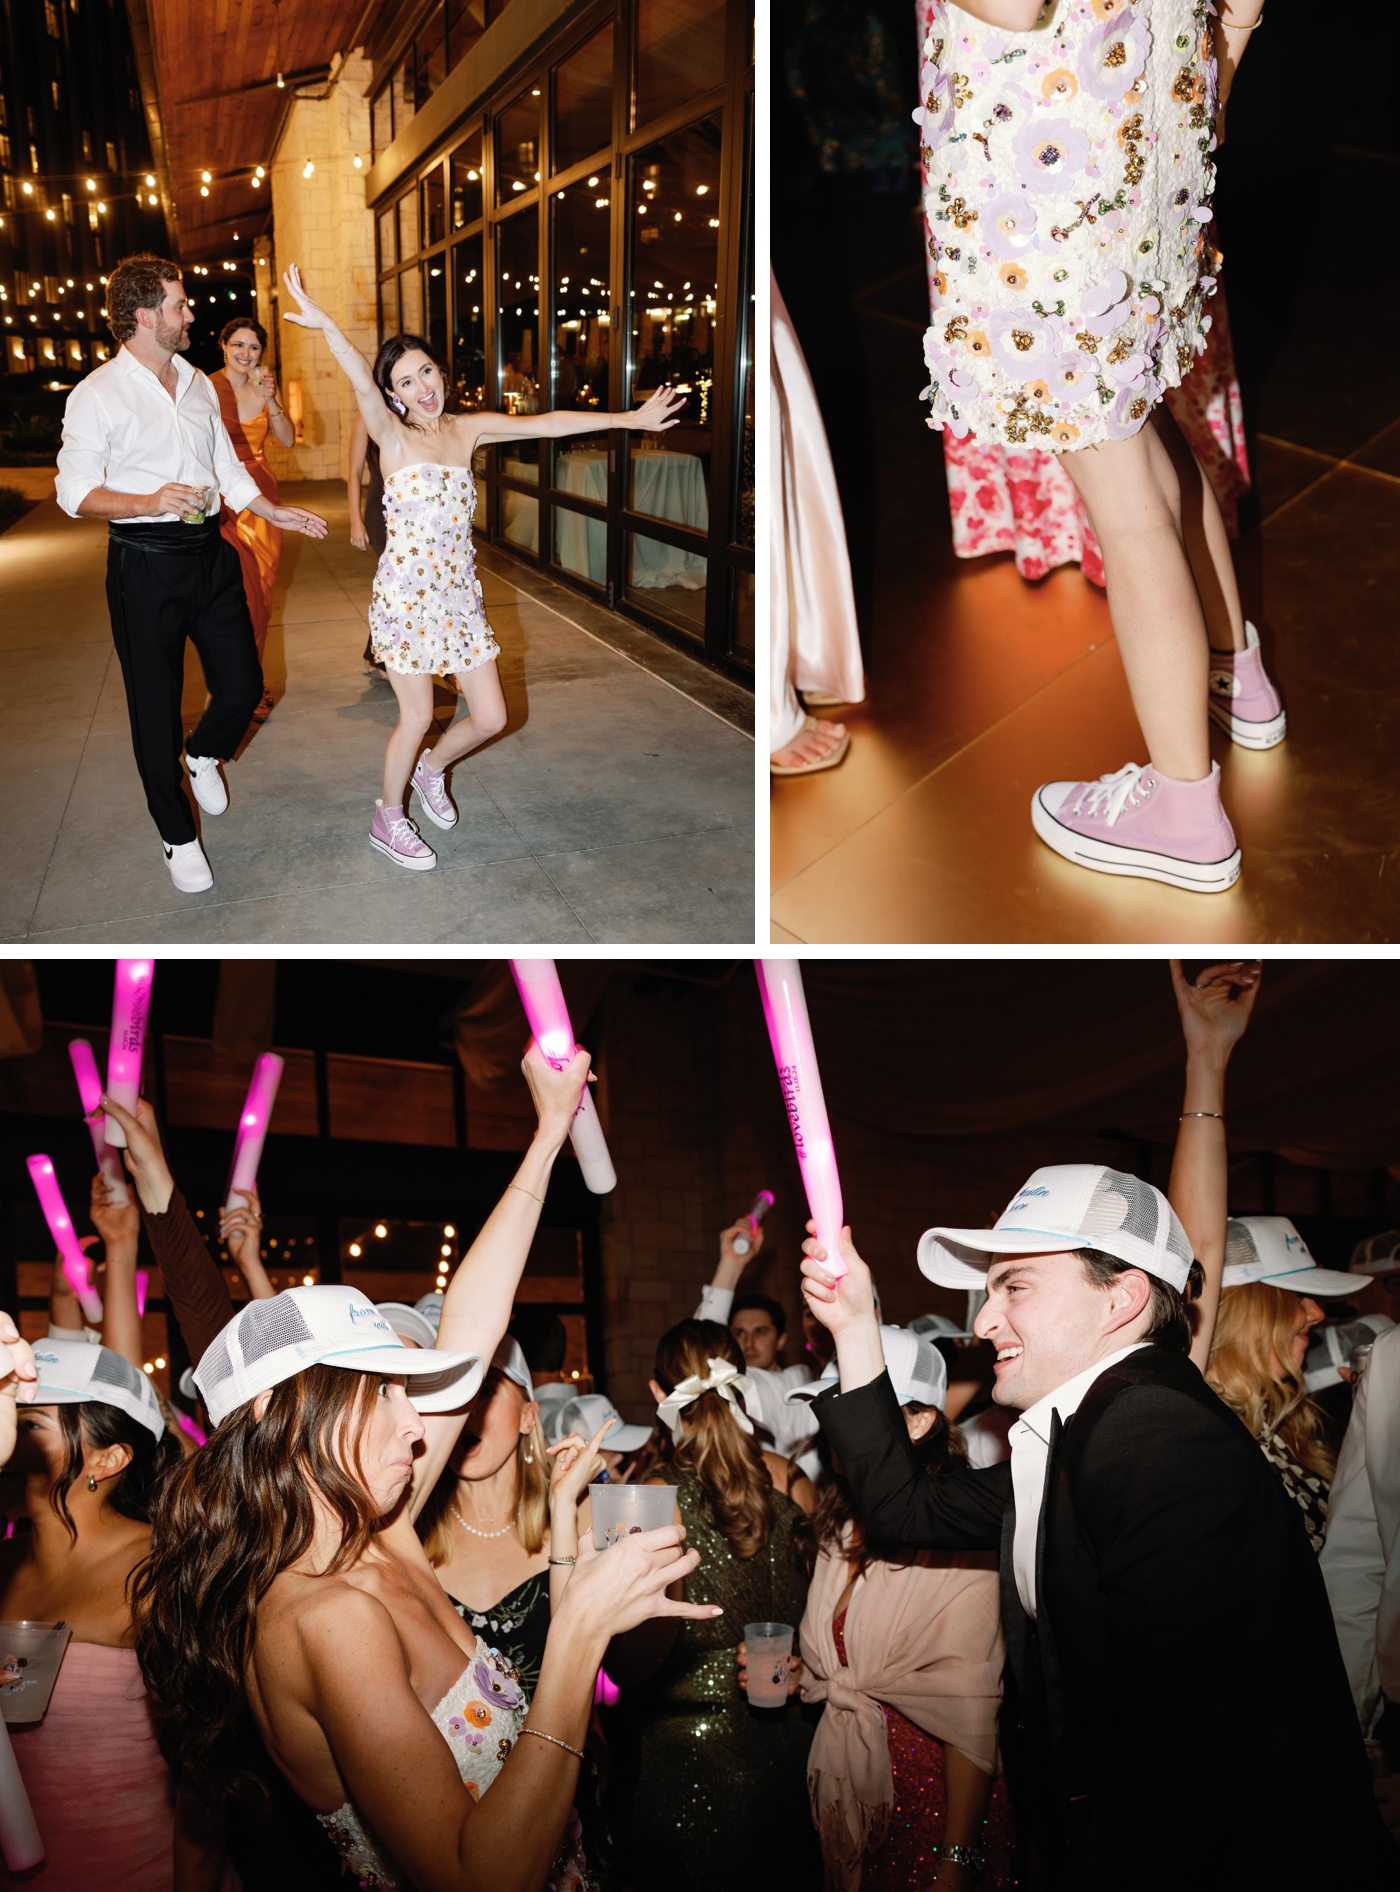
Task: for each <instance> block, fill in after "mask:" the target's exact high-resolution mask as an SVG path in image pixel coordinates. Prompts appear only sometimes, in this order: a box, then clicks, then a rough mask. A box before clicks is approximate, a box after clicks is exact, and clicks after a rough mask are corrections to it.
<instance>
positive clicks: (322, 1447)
mask: <svg viewBox="0 0 1400 1892" xmlns="http://www.w3.org/2000/svg"><path fill="white" fill-rule="evenodd" d="M524 1070H525V1075H526V1079H527V1081H528V1083H529V1085H530V1088H531V1091H532V1093H533V1095H534V1099H535V1104H536V1108H537V1110H538V1112H539V1127H538V1129H537V1131H536V1134H535V1137H534V1139H533V1141H532V1143H531V1145H530V1149H529V1151H528V1152H527V1154H526V1156H525V1159H524V1161H523V1162H522V1164H521V1166H520V1168H519V1170H518V1171H517V1172H516V1176H515V1179H514V1180H513V1181H512V1182H511V1183H510V1184H509V1185H508V1187H507V1189H506V1191H505V1194H504V1195H503V1196H502V1198H501V1200H500V1202H499V1203H498V1204H497V1205H496V1207H495V1209H494V1210H493V1211H492V1213H491V1215H490V1217H489V1218H488V1220H487V1221H486V1223H485V1225H484V1227H483V1228H482V1230H481V1233H480V1234H479V1235H478V1236H477V1238H476V1240H475V1242H473V1244H472V1246H471V1249H470V1251H469V1252H468V1254H467V1256H466V1258H465V1260H464V1261H463V1263H462V1266H461V1267H460V1268H459V1269H458V1271H457V1274H456V1276H455V1277H454V1279H453V1282H452V1285H451V1287H450V1288H449V1289H448V1292H447V1295H446V1296H445V1298H444V1302H443V1309H442V1318H441V1322H440V1328H439V1336H438V1348H437V1350H436V1352H428V1351H418V1350H414V1349H409V1348H406V1347H404V1346H403V1344H402V1342H401V1341H400V1340H399V1339H398V1337H397V1336H396V1335H395V1334H394V1333H393V1332H392V1330H391V1329H390V1328H389V1326H388V1324H387V1322H386V1321H385V1320H384V1318H383V1316H382V1315H381V1314H380V1313H379V1312H378V1310H377V1309H376V1308H374V1307H373V1305H372V1304H371V1303H370V1302H369V1301H368V1300H366V1298H365V1297H364V1296H363V1295H361V1294H359V1293H358V1292H357V1291H356V1290H354V1289H352V1288H341V1287H330V1286H327V1287H319V1288H291V1289H288V1290H286V1291H284V1292H283V1293H281V1294H278V1295H276V1296H275V1297H274V1298H273V1299H272V1300H270V1301H253V1302H251V1303H250V1304H249V1305H248V1306H247V1307H245V1308H244V1309H243V1310H242V1312H241V1313H239V1314H238V1315H236V1316H235V1317H234V1319H233V1320H232V1321H230V1322H229V1324H228V1325H227V1327H225V1329H224V1330H223V1332H222V1333H221V1334H220V1335H218V1336H217V1337H216V1338H215V1339H214V1340H213V1342H212V1344H211V1345H209V1346H208V1347H207V1348H206V1349H205V1350H204V1353H203V1357H202V1358H201V1360H200V1362H199V1366H198V1369H197V1372H196V1378H197V1381H198V1384H199V1387H200V1391H201V1394H202V1395H203V1398H204V1401H205V1405H206V1407H207V1409H208V1412H209V1417H210V1420H211V1422H212V1424H213V1426H214V1432H213V1435H212V1437H211V1439H210V1441H209V1443H208V1445H206V1446H205V1447H204V1449H203V1450H202V1451H201V1452H199V1453H198V1454H197V1455H196V1457H194V1458H193V1459H191V1460H189V1461H188V1462H187V1463H186V1464H185V1465H184V1466H183V1467H182V1468H181V1469H180V1471H179V1472H178V1473H177V1474H176V1475H175V1476H174V1477H173V1478H172V1479H171V1480H170V1481H169V1482H168V1483H167V1484H166V1486H165V1487H164V1489H163V1491H162V1494H161V1501H160V1506H159V1511H158V1514H157V1517H156V1520H155V1525H154V1530H153V1534H152V1546H151V1556H150V1559H149V1561H148V1562H147V1564H146V1565H145V1566H144V1568H143V1570H142V1572H141V1575H140V1579H139V1582H138V1585H137V1590H136V1612H137V1619H138V1624H139V1629H138V1647H139V1651H140V1655H141V1661H142V1667H143V1672H144V1674H145V1677H146V1683H147V1687H148V1689H149V1690H150V1692H151V1694H152V1696H153V1698H154V1700H155V1701H156V1703H157V1705H158V1708H159V1711H160V1714H161V1717H162V1720H161V1741H162V1749H163V1752H164V1753H165V1755H166V1758H167V1761H168V1762H169V1765H170V1767H171V1771H172V1773H173V1774H174V1775H175V1776H176V1779H177V1781H178V1782H179V1784H180V1785H181V1786H183V1787H185V1788H187V1789H190V1790H192V1791H196V1792H199V1793H201V1794H203V1795H205V1796H207V1797H209V1798H213V1797H216V1796H221V1795H223V1794H225V1793H227V1792H229V1791H230V1790H237V1788H238V1787H239V1786H240V1785H242V1784H243V1782H242V1773H243V1770H242V1768H241V1765H240V1754H239V1749H238V1745H237V1729H238V1725H239V1723H240V1720H241V1719H242V1717H243V1716H244V1714H245V1713H247V1712H251V1715H252V1718H253V1720H254V1721H255V1723H256V1725H257V1729H258V1733H259V1735H260V1736H261V1738H262V1740H263V1742H264V1744H265V1746H266V1748H267V1751H268V1753H269V1754H270V1755H271V1757H272V1759H273V1761H274V1762H275V1763H276V1765H277V1767H278V1769H279V1770H280V1771H281V1773H282V1775H283V1776H284V1777H285V1778H286V1779H287V1781H289V1782H290V1784H291V1786H292V1787H293V1789H294V1790H295V1792H296V1793H297V1794H298V1795H299V1796H300V1798H301V1799H302V1800H303V1801H304V1802H305V1803H306V1804H307V1805H308V1806H310V1807H311V1808H312V1810H313V1811H314V1812H315V1814H316V1817H317V1818H318V1820H319V1821H320V1822H321V1824H322V1825H323V1826H324V1827H325V1828H326V1830H327V1832H328V1833H329V1834H330V1836H331V1839H332V1841H333V1843H334V1844H335V1845H336V1847H337V1849H338V1850H339V1851H340V1852H341V1854H342V1856H343V1858H344V1859H345V1861H346V1863H347V1866H348V1867H349V1868H350V1869H351V1870H352V1871H354V1872H356V1873H357V1874H358V1876H359V1878H360V1879H361V1881H362V1882H367V1883H372V1884H376V1885H379V1886H385V1887H393V1886H412V1887H414V1888H416V1892H467V1889H468V1888H471V1889H472V1892H477V1889H478V1888H479V1889H480V1892H486V1888H490V1892H540V1889H541V1887H543V1886H544V1885H545V1883H546V1881H547V1880H548V1879H550V1878H551V1877H552V1878H553V1880H554V1882H555V1884H560V1883H562V1884H564V1885H566V1886H570V1887H574V1886H582V1885H583V1884H584V1883H585V1880H584V1878H583V1868H582V1865H581V1862H580V1861H579V1860H578V1859H577V1856H576V1854H575V1853H574V1852H573V1850H572V1849H571V1848H570V1847H567V1846H566V1847H565V1848H564V1849H562V1851H561V1844H560V1842H561V1838H562V1837H563V1835H564V1833H565V1829H566V1825H567V1824H568V1822H569V1815H570V1809H571V1804H572V1800H573V1794H574V1787H575V1782H576V1779H577V1771H578V1770H577V1761H578V1759H579V1757H580V1756H581V1752H582V1741H583V1735H584V1732H585V1730H586V1728H587V1725H588V1717H589V1712H590V1709H591V1706H592V1700H593V1688H594V1678H595V1676H596V1673H597V1669H598V1666H599V1663H600V1662H601V1660H602V1656H603V1653H604V1650H605V1649H606V1647H607V1644H608V1642H609V1640H610V1639H611V1637H612V1636H614V1635H616V1634H619V1633H622V1632H624V1631H626V1630H628V1629H630V1628H632V1627H634V1626H635V1625H637V1624H638V1623H640V1622H642V1621H644V1620H646V1619H647V1618H648V1617H651V1616H656V1615H663V1616H676V1617H711V1616H714V1615H716V1614H718V1613H719V1612H718V1611H717V1610H716V1609H714V1608H713V1607H712V1606H709V1605H700V1604H685V1603H681V1602H674V1601H671V1600H670V1599H668V1598H667V1597H666V1595H665V1591H666V1587H667V1585H668V1584H671V1583H674V1582H676V1581H677V1580H679V1579H682V1578H684V1577H685V1576H686V1575H687V1574H688V1573H689V1572H690V1571H691V1570H692V1569H693V1568H694V1567H695V1564H696V1562H697V1559H696V1557H695V1555H694V1553H693V1552H692V1553H683V1552H682V1550H681V1540H682V1537H683V1532H682V1531H681V1529H680V1528H679V1527H678V1526H677V1527H672V1528H670V1529H668V1530H663V1531H654V1532H648V1533H643V1534H641V1535H639V1536H637V1537H634V1538H631V1539H630V1540H629V1541H628V1543H627V1544H626V1545H620V1546H615V1547H614V1548H613V1550H611V1551H609V1552H608V1553H607V1554H606V1555H601V1556H600V1555H598V1554H597V1553H595V1552H593V1551H592V1549H591V1546H589V1545H588V1544H586V1543H584V1544H581V1545H580V1547H579V1551H578V1562H577V1564H576V1565H575V1566H574V1568H573V1570H572V1574H571V1577H570V1581H569V1584H568V1588H567V1590H566V1591H565V1593H564V1595H563V1597H562V1598H561V1600H560V1603H559V1606H558V1608H557V1609H556V1610H555V1612H554V1617H553V1621H552V1624H551V1627H550V1633H549V1640H548V1644H547V1647H546V1650H545V1659H544V1664H543V1668H542V1672H541V1675H540V1682H539V1687H538V1688H537V1690H536V1691H535V1694H534V1698H533V1701H531V1700H529V1699H527V1697H526V1693H525V1690H524V1688H523V1686H522V1684H521V1683H520V1681H519V1678H518V1677H517V1676H516V1674H515V1672H514V1670H513V1669H512V1668H511V1667H510V1665H509V1664H508V1663H506V1662H505V1661H504V1659H503V1658H502V1657H501V1656H499V1655H498V1654H497V1653H496V1652H495V1651H494V1650H493V1649H491V1648H490V1647H488V1645H487V1643H486V1642H485V1640H484V1639H483V1638H481V1637H478V1636H476V1635H474V1634H473V1633H472V1631H471V1630H470V1629H469V1628H468V1627H467V1626H466V1624H464V1623H463V1622H462V1620H461V1618H460V1617H459V1616H458V1615H457V1614H456V1612H455V1611H454V1610H453V1608H452V1606H451V1604H450V1603H449V1602H448V1600H447V1597H446V1594H445V1593H444V1591H443V1588H442V1586H441V1584H440V1583H439V1582H438V1579H437V1576H436V1573H435V1572H434V1570H433V1568H432V1565H431V1564H430V1563H429V1562H428V1559H427V1557H426V1555H425V1554H424V1551H423V1547H422V1545H421V1544H420V1543H419V1541H418V1537H417V1535H416V1533H415V1531H414V1528H413V1524H414V1518H415V1516H416V1514H417V1512H418V1510H419V1509H420V1507H421V1505H422V1503H423V1501H424V1499H425V1497H426V1495H427V1493H428V1492H429V1491H430V1490H431V1488H432V1486H433V1484H434V1483H435V1481H436V1479H437V1478H438V1476H439V1474H440V1473H441V1471H442V1468H443V1466H444V1464H445V1463H446V1461H447V1458H448V1456H449V1454H450V1453H451V1451H452V1449H453V1446H454V1445H455V1444H456V1441H457V1438H458V1435H459V1434H460V1432H461V1429H462V1423H463V1417H464V1407H465V1405H466V1403H467V1401H469V1400H470V1398H471V1396H472V1394H473V1393H474V1391H475V1390H476V1387H477V1385H478V1384H479V1383H480V1378H481V1368H482V1363H483V1361H484V1360H489V1359H490V1358H491V1356H492V1354H493V1353H494V1351H495V1348H496V1346H497V1344H498V1342H499V1341H500V1339H501V1337H502V1335H503V1334H504V1332H505V1329H506V1322H507V1320H508V1318H509V1315H510V1308H511V1301H512V1297H513V1295H514V1293H515V1288H516V1285H517V1283H518V1281H519V1278H520V1275H521V1272H522V1270H523V1268H524V1265H525V1258H526V1255H527V1253H528V1251H529V1247H530V1242H531V1240H532V1238H533V1235H534V1232H535V1227H536V1224H537V1222H538V1219H539V1210H540V1207H541V1204H542V1202H543V1199H544V1193H545V1189H546V1187H547V1184H548V1181H549V1176H550V1173H551V1170H552V1168H553V1165H554V1160H555V1158H556V1156H557V1155H558V1153H559V1150H560V1149H561V1148H562V1146H563V1143H564V1141H565V1139H566V1137H567V1135H568V1131H569V1124H570V1121H571V1119H572V1117H573V1114H574V1111H575V1110H576V1109H577V1106H578V1100H579V1095H580V1092H581V1089H582V1085H583V1083H584V1081H585V1079H586V1075H587V1070H588V1058H587V1054H586V1053H585V1052H580V1053H579V1054H578V1055H577V1056H576V1057H575V1058H574V1060H573V1062H572V1063H571V1064H570V1065H569V1066H568V1067H567V1069H566V1070H565V1071H562V1072H556V1071H555V1070H553V1068H552V1067H551V1066H550V1065H549V1064H548V1063H547V1062H546V1060H545V1059H544V1058H543V1057H542V1056H541V1054H540V1052H539V1050H538V1048H537V1047H536V1046H535V1045H533V1044H532V1045H531V1046H530V1048H529V1050H528V1051H527V1053H526V1057H525V1063H524ZM111 1108H112V1109H113V1114H114V1116H116V1117H117V1120H118V1121H119V1122H121V1124H122V1127H123V1129H124V1130H126V1131H127V1136H128V1142H129V1145H130V1148H131V1161H132V1168H133V1174H134V1176H135V1180H136V1185H137V1189H138V1191H139V1193H140V1195H141V1199H142V1204H143V1207H144V1208H145V1209H146V1210H147V1211H148V1212H153V1213H155V1214H162V1213H165V1212H166V1211H167V1210H168V1209H169V1207H170V1204H171V1202H172V1200H173V1198H174V1183H173V1180H172V1179H171V1177H170V1173H169V1170H168V1169H167V1168H166V1166H165V1164H164V1159H163V1157H161V1156H160V1152H159V1148H158V1146H157V1145H156V1143H155V1141H154V1139H153V1138H152V1137H150V1136H149V1135H146V1136H142V1135H140V1133H139V1130H138V1135H137V1137H136V1138H135V1139H133V1138H132V1135H131V1132H132V1130H136V1129H138V1126H137V1125H136V1123H135V1121H134V1120H133V1119H132V1118H131V1117H130V1116H129V1115H128V1114H127V1113H126V1112H118V1110H117V1108H116V1107H111ZM128 1126H130V1128H128ZM454 1408H455V1410H454ZM527 1736H533V1737H534V1738H533V1739H527V1738H526V1737H527ZM488 1790H489V1791H488Z"/></svg>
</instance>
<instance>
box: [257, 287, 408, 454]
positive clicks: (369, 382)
mask: <svg viewBox="0 0 1400 1892" xmlns="http://www.w3.org/2000/svg"><path fill="white" fill-rule="evenodd" d="M282 281H283V282H284V283H285V284H286V286H287V293H288V294H289V295H291V296H294V297H295V298H296V301H297V304H298V311H299V312H295V311H293V310H291V309H284V310H283V311H282V320H283V321H284V322H295V323H296V325H297V327H298V328H309V329H319V330H320V331H321V333H322V334H323V335H324V336H325V338H326V341H327V342H328V344H329V345H330V351H331V353H332V354H333V355H334V356H335V358H336V360H337V361H338V362H339V363H340V365H341V367H342V368H343V369H344V370H345V372H346V374H347V375H348V376H349V377H350V385H351V387H352V388H353V389H354V390H355V399H356V400H357V401H358V402H359V404H360V413H361V415H362V416H363V417H364V423H365V426H366V428H367V429H368V431H369V437H370V439H371V440H373V441H374V442H375V444H376V445H377V446H382V445H383V444H384V442H385V440H387V439H388V438H389V436H390V435H391V434H392V433H393V431H394V417H393V415H392V414H391V413H390V412H389V410H388V408H387V407H385V405H384V396H383V395H382V394H381V393H380V392H379V389H378V387H377V386H376V385H375V380H374V376H373V375H372V374H371V373H370V366H369V363H368V362H367V361H366V360H365V358H364V356H363V355H362V354H361V353H360V351H359V349H358V348H356V346H355V344H354V343H353V342H351V341H347V340H346V338H345V336H344V335H342V333H341V332H340V329H339V327H338V326H337V324H336V322H335V320H334V318H333V317H331V316H329V315H327V313H326V311H325V310H324V309H323V308H322V307H321V306H320V304H319V303H316V302H313V301H312V300H311V297H310V296H309V295H308V294H307V293H306V291H305V289H303V288H302V284H301V271H300V270H299V269H298V268H297V266H296V264H295V263H289V264H288V266H287V267H286V269H284V270H283V272H282Z"/></svg>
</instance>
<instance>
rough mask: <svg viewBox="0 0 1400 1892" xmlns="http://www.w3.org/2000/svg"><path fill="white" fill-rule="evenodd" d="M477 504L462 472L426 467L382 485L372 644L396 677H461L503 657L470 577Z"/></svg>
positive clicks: (457, 468)
mask: <svg viewBox="0 0 1400 1892" xmlns="http://www.w3.org/2000/svg"><path fill="white" fill-rule="evenodd" d="M475 505H476V487H475V483H474V482H473V480H472V476H471V472H470V470H469V469H468V468H467V467H464V466H437V465H435V464H434V463H432V462H425V463H424V464H423V465H422V466H404V467H400V468H399V470H398V472H397V473H391V474H389V476H388V478H387V479H386V480H385V481H384V527H385V532H386V535H387V537H386V543H385V546H384V552H383V555H382V557H381V558H380V560H379V564H378V566H377V568H376V570H375V574H374V592H373V596H372V597H371V599H370V607H369V631H370V643H371V645H372V646H373V649H374V655H375V657H376V658H377V659H378V660H379V662H381V663H382V664H384V665H385V667H386V668H387V669H389V670H396V671H398V673H399V674H400V675H401V676H413V675H425V674H426V675H429V676H436V677H444V676H448V675H454V676H460V675H461V674H462V673H463V672H465V671H468V670H475V669H476V668H477V667H478V665H480V664H485V663H490V662H492V661H493V659H495V658H496V657H499V656H500V654H501V647H500V645H499V644H498V643H497V642H496V640H495V638H494V637H493V636H492V634H491V626H490V625H489V624H488V623H487V622H486V612H485V608H484V606H483V603H482V597H481V583H480V580H479V579H478V578H477V575H476V559H475V556H474V554H473V552H472V512H473V510H474V508H475Z"/></svg>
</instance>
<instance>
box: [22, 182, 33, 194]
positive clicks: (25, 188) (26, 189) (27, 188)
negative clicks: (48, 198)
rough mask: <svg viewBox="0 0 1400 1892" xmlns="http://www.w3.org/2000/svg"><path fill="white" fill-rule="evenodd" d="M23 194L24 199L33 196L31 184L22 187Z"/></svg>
mask: <svg viewBox="0 0 1400 1892" xmlns="http://www.w3.org/2000/svg"><path fill="white" fill-rule="evenodd" d="M24 194H25V196H26V197H32V196H33V195H34V186H33V185H32V184H26V185H25V187H24Z"/></svg>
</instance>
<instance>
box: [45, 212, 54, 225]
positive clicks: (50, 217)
mask: <svg viewBox="0 0 1400 1892" xmlns="http://www.w3.org/2000/svg"><path fill="white" fill-rule="evenodd" d="M44 215H45V216H46V217H47V218H48V220H49V222H50V223H53V222H54V221H55V219H54V214H53V212H52V211H51V210H46V211H45V212H44Z"/></svg>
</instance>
